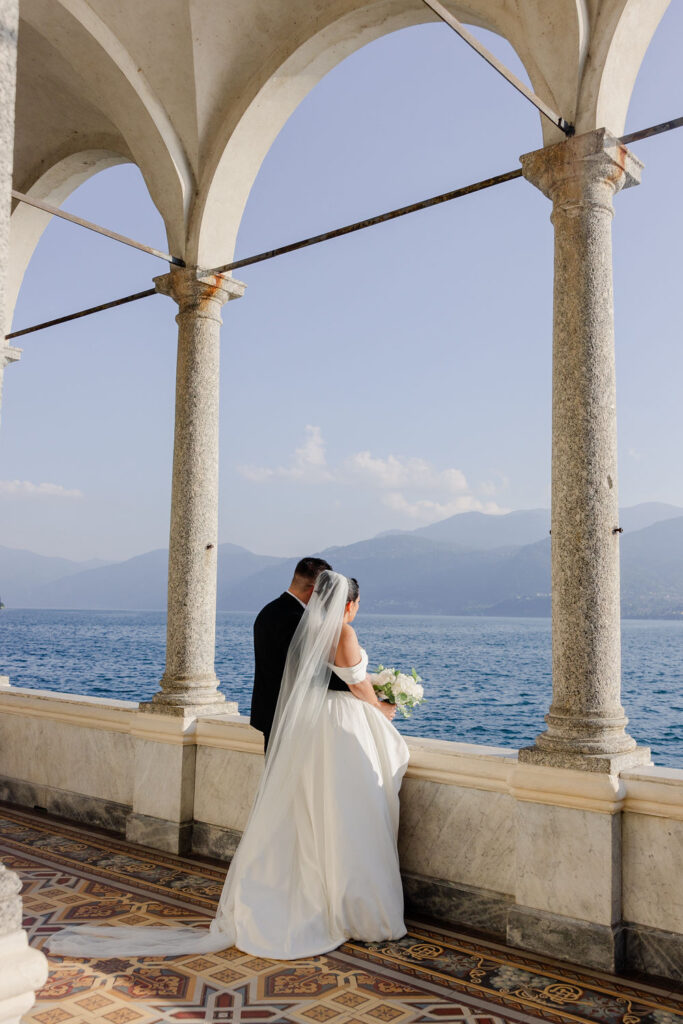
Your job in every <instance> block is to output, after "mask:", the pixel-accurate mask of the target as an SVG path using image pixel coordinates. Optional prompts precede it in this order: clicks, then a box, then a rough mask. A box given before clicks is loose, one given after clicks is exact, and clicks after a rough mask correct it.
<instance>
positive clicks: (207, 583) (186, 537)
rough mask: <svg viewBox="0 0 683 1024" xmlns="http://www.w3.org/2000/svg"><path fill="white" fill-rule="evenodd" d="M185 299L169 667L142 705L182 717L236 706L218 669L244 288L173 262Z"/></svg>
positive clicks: (160, 287) (181, 301) (177, 293)
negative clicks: (226, 327)
mask: <svg viewBox="0 0 683 1024" xmlns="http://www.w3.org/2000/svg"><path fill="white" fill-rule="evenodd" d="M155 284H156V287H157V291H159V292H161V293H162V294H164V295H170V296H171V298H173V299H175V301H176V302H177V303H178V306H179V312H178V315H177V317H176V322H177V324H178V364H177V372H176V406H175V441H174V448H173V489H172V496H171V536H170V544H169V562H168V623H167V639H166V671H165V672H164V675H163V677H162V680H161V691H160V692H159V693H156V694H155V695H154V697H153V698H152V700H151V701H150V702H148V703H145V704H142V705H141V709H144V710H145V711H152V712H162V713H166V714H172V715H180V716H183V717H194V716H197V715H204V714H220V713H225V712H228V711H231V712H233V713H234V712H236V711H237V705H236V704H227V703H226V700H225V697H224V696H223V694H222V693H219V691H218V679H217V678H216V673H215V672H214V646H215V637H216V554H217V543H218V537H217V533H218V363H219V345H220V326H221V323H222V320H221V316H220V310H221V306H222V305H223V304H224V303H225V302H228V301H229V300H230V299H236V298H239V297H240V296H241V295H242V294H243V293H244V289H245V285H243V284H242V283H241V282H239V281H235V280H233V279H231V278H226V277H220V276H219V277H216V276H209V277H200V276H199V275H198V272H197V271H196V270H193V269H189V268H187V269H178V268H174V269H173V270H171V272H170V273H169V274H165V275H164V276H163V277H157V278H155Z"/></svg>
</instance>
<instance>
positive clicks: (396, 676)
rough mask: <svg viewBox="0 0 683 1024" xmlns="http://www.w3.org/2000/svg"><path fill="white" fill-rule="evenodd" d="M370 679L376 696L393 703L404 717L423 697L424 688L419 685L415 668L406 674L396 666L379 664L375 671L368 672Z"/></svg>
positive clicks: (407, 715)
mask: <svg viewBox="0 0 683 1024" xmlns="http://www.w3.org/2000/svg"><path fill="white" fill-rule="evenodd" d="M370 681H371V682H372V685H373V687H374V690H375V693H376V694H377V696H378V697H381V698H383V699H384V700H386V701H388V702H389V703H390V704H395V705H396V709H397V710H398V711H400V712H401V714H402V715H403V717H404V718H410V715H411V712H412V710H413V708H416V707H417V705H418V704H422V702H423V701H424V699H425V696H424V689H423V688H422V686H421V685H420V683H421V682H422V679H421V678H420V676H419V675H418V674H417V672H416V671H415V669H412V671H411V674H410V675H406V674H405V673H404V672H401V671H400V670H399V669H397V668H385V667H384V665H379V666H378V668H377V671H376V672H373V673H371V674H370Z"/></svg>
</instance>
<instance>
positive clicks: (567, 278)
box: [519, 129, 649, 772]
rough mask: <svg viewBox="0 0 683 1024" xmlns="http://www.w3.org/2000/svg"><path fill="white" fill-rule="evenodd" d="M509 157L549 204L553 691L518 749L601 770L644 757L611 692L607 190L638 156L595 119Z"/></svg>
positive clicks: (614, 595) (612, 491) (626, 177)
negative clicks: (542, 727) (531, 737)
mask: <svg viewBox="0 0 683 1024" xmlns="http://www.w3.org/2000/svg"><path fill="white" fill-rule="evenodd" d="M521 161H522V168H523V171H524V176H525V177H526V178H527V179H528V180H529V181H531V182H532V184H534V185H536V186H537V187H538V188H539V189H540V190H541V191H542V192H543V193H544V194H545V195H546V196H548V197H549V198H550V199H551V200H552V203H553V212H552V216H551V219H552V222H553V224H554V227H555V287H554V316H553V442H552V516H551V520H552V594H553V608H552V614H553V701H552V704H551V707H550V712H549V714H548V715H547V716H546V721H547V723H548V729H547V731H546V732H544V733H542V734H541V735H540V736H539V737H538V738H537V740H536V743H535V745H534V747H532V748H527V749H525V750H521V751H520V754H519V759H520V761H527V762H528V761H532V762H535V763H541V764H552V765H556V766H560V767H561V766H564V767H568V768H577V767H581V766H584V767H587V768H590V769H591V770H600V771H607V772H611V771H613V770H615V769H616V768H617V767H619V768H621V767H628V766H630V765H633V764H640V763H646V762H647V761H648V760H649V751H647V750H644V749H637V748H636V742H635V740H634V739H632V738H631V737H630V736H629V735H628V734H627V733H626V730H625V726H626V723H627V718H626V716H625V714H624V709H623V708H622V706H621V701H620V693H621V654H620V614H619V533H618V532H616V531H617V529H618V527H619V506H618V497H617V432H616V383H615V369H614V308H613V294H612V233H611V231H612V229H611V221H612V215H613V208H612V199H613V196H614V195H615V193H616V192H618V191H619V190H620V189H622V188H628V187H630V186H632V185H636V184H638V182H639V181H640V171H641V164H640V162H639V161H638V160H636V158H635V157H634V156H633V155H632V154H631V153H629V151H628V150H627V149H626V148H625V147H624V146H622V145H621V144H620V143H619V142H618V140H616V139H615V138H613V137H612V136H611V135H610V134H609V133H608V132H607V131H605V129H599V130H597V131H593V132H589V133H587V134H585V135H579V136H575V137H574V138H572V139H568V140H566V141H565V142H562V143H559V144H558V145H555V146H550V147H548V148H546V149H543V150H538V151H537V152H535V153H528V154H526V156H523V157H522V158H521ZM624 755H630V756H629V757H626V758H625V757H624ZM615 757H618V758H619V764H618V765H616V764H615V763H613V761H612V758H615Z"/></svg>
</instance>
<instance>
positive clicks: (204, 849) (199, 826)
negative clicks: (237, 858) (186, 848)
mask: <svg viewBox="0 0 683 1024" xmlns="http://www.w3.org/2000/svg"><path fill="white" fill-rule="evenodd" d="M241 838H242V833H241V832H239V831H238V830H237V829H235V828H221V827H220V826H219V825H209V824H208V823H207V822H206V821H195V823H194V826H193V829H192V852H193V853H196V854H198V855H199V856H200V857H215V859H216V860H226V861H229V860H232V858H233V856H234V854H235V850H236V849H237V847H238V846H239V841H240V839H241Z"/></svg>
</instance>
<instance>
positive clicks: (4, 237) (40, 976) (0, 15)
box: [0, 0, 47, 1024]
mask: <svg viewBox="0 0 683 1024" xmlns="http://www.w3.org/2000/svg"><path fill="white" fill-rule="evenodd" d="M18 25H19V3H18V0H0V388H1V386H2V376H3V373H4V369H5V366H7V364H8V363H10V362H14V361H15V359H18V358H19V355H20V354H21V352H20V349H16V348H13V347H12V346H11V345H7V343H6V342H5V341H4V337H5V331H6V330H7V327H6V323H5V281H6V279H7V260H8V252H9V218H10V209H11V197H10V191H11V188H12V155H13V148H14V94H15V83H16V69H17V30H18ZM0 397H1V391H0ZM6 678H7V677H6V676H2V677H0V681H2V680H5V679H6ZM3 685H4V683H3ZM20 890H21V882H20V880H19V877H18V876H17V875H16V874H15V873H14V871H8V870H7V868H6V867H5V866H4V864H2V863H1V862H0V1020H2V1021H3V1022H5V1024H19V1022H20V1020H21V1018H22V1017H23V1015H24V1014H25V1013H26V1012H27V1011H28V1010H30V1008H31V1007H32V1006H33V1004H34V1002H35V995H34V992H35V990H36V989H38V988H40V987H41V985H43V984H44V983H45V980H46V978H47V960H46V959H45V957H44V955H43V954H42V953H41V952H39V951H38V950H37V949H31V948H30V947H29V944H28V937H27V935H26V932H25V931H24V930H23V928H22V927H21V924H22V916H21V897H20V895H19V892H20Z"/></svg>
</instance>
